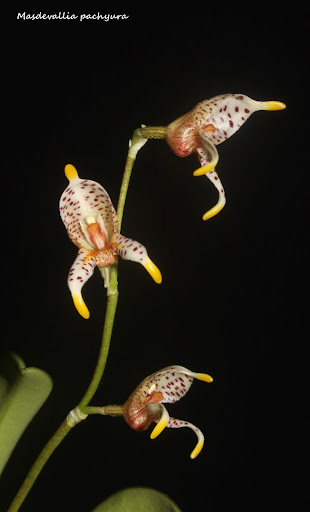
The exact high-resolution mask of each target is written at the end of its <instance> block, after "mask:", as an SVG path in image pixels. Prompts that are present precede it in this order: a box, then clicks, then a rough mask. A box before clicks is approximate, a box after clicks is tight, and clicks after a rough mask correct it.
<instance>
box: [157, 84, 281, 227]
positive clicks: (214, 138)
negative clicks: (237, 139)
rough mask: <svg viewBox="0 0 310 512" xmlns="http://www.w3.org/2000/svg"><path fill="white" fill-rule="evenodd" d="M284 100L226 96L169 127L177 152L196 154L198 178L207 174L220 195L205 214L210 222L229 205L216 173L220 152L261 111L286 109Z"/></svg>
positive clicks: (169, 137) (207, 102)
mask: <svg viewBox="0 0 310 512" xmlns="http://www.w3.org/2000/svg"><path fill="white" fill-rule="evenodd" d="M284 108H285V104H284V103H282V102H280V101H255V100H252V99H251V98H249V97H247V96H245V95H244V94H222V95H220V96H215V97H214V98H211V99H210V100H205V101H202V102H200V103H198V105H196V106H195V107H194V108H193V110H191V112H189V113H188V114H185V115H183V116H182V117H180V118H178V119H176V120H175V121H173V122H172V123H170V124H169V125H168V126H167V129H166V133H165V138H166V140H167V142H168V144H169V146H170V147H171V149H172V150H173V152H174V153H175V154H176V155H178V156H180V157H184V156H187V155H190V154H191V153H194V152H196V153H197V156H198V158H199V161H200V165H201V167H200V168H199V169H197V170H196V171H195V172H194V176H201V175H203V174H204V175H206V176H207V178H209V180H210V181H211V182H212V183H213V185H214V186H215V187H216V189H217V190H218V193H219V199H218V203H217V204H216V206H214V207H213V208H212V209H211V210H209V211H208V212H206V213H205V214H204V215H203V217H202V218H203V220H207V219H210V218H211V217H213V216H214V215H216V214H217V213H219V212H220V211H221V210H222V208H223V207H224V206H225V203H226V199H225V192H224V188H223V185H222V183H221V181H220V179H219V177H218V175H217V173H216V171H215V166H216V165H217V163H218V160H219V156H218V152H217V149H216V146H217V145H218V144H221V143H222V142H224V141H225V140H227V139H228V138H229V137H231V136H232V135H233V134H234V133H235V132H236V131H237V130H239V128H240V127H241V126H242V125H243V124H244V123H245V121H246V120H247V119H248V118H249V117H250V115H251V114H252V113H253V112H256V111H258V110H282V109H284Z"/></svg>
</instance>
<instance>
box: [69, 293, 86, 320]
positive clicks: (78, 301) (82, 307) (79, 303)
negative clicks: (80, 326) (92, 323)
mask: <svg viewBox="0 0 310 512" xmlns="http://www.w3.org/2000/svg"><path fill="white" fill-rule="evenodd" d="M72 299H73V302H74V305H75V307H76V309H77V311H78V313H79V314H80V315H81V316H82V317H83V318H85V319H86V320H88V318H89V317H90V313H89V310H88V308H87V306H86V304H85V302H84V300H83V298H82V295H72Z"/></svg>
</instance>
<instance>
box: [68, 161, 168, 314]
mask: <svg viewBox="0 0 310 512" xmlns="http://www.w3.org/2000/svg"><path fill="white" fill-rule="evenodd" d="M65 174H66V176H67V178H68V180H69V185H68V186H67V188H66V189H65V191H64V192H63V194H62V196H61V198H60V202H59V210H60V216H61V219H62V221H63V223H64V225H65V227H66V230H67V232H68V235H69V238H70V240H72V242H73V243H74V244H75V245H77V247H79V252H78V255H77V258H76V260H75V261H74V263H73V265H72V267H71V269H70V272H69V277H68V286H69V289H70V291H71V294H72V298H73V302H74V304H75V307H76V309H77V310H78V312H79V313H80V315H81V316H82V317H83V318H89V316H90V314H89V311H88V308H87V306H86V304H85V302H84V300H83V298H82V293H81V290H82V287H83V286H84V284H85V283H86V281H88V279H89V278H90V277H91V276H92V275H93V273H94V269H95V267H96V266H97V267H100V268H105V267H109V266H110V265H113V263H115V262H116V261H117V259H118V256H121V258H123V259H125V260H131V261H136V262H138V263H141V265H143V266H144V267H145V269H146V270H147V271H148V272H149V274H150V275H151V276H152V278H153V279H154V281H155V282H156V283H158V284H159V283H161V281H162V277H161V273H160V271H159V270H158V268H157V267H156V265H154V263H153V262H152V261H151V260H150V258H149V257H148V254H147V251H146V249H145V247H144V246H143V245H141V244H140V243H139V242H136V241H135V240H132V239H131V238H126V237H124V236H123V235H121V234H120V233H119V229H118V219H117V214H116V211H115V209H114V207H113V205H112V202H111V199H110V197H109V195H108V193H107V192H106V190H105V189H104V188H103V187H102V186H101V185H99V183H96V182H95V181H92V180H87V179H81V178H79V176H78V173H77V171H76V169H75V167H74V166H73V165H71V164H68V165H66V167H65Z"/></svg>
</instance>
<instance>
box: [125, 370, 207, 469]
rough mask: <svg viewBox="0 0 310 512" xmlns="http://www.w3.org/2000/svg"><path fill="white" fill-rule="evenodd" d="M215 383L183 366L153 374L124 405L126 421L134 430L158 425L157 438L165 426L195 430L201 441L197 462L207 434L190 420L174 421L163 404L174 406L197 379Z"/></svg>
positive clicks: (154, 433)
mask: <svg viewBox="0 0 310 512" xmlns="http://www.w3.org/2000/svg"><path fill="white" fill-rule="evenodd" d="M194 379H198V380H202V381H204V382H212V381H213V379H212V377H211V376H210V375H207V374H206V373H195V372H191V371H190V370H188V369H187V368H184V367H183V366H168V367H167V368H163V369H162V370H160V371H159V372H156V373H153V374H152V375H150V376H149V377H147V378H146V379H144V381H143V382H142V383H141V384H140V385H139V386H138V387H137V388H136V389H135V391H134V392H133V393H132V394H131V395H130V397H129V398H128V400H127V401H126V402H125V404H124V408H123V415H124V418H125V421H126V422H127V423H128V425H129V426H130V427H131V428H133V429H134V430H138V431H143V430H146V429H147V428H148V427H149V426H150V424H151V423H152V422H155V423H157V425H156V427H155V428H154V430H153V431H152V433H151V439H155V438H156V437H157V436H158V435H159V434H160V433H161V432H162V431H163V430H164V428H165V427H168V428H169V427H170V428H181V427H188V428H191V429H192V430H193V431H194V432H195V434H196V435H197V438H198V442H197V444H196V446H195V448H194V450H193V451H192V453H191V458H192V459H194V458H195V457H197V455H199V453H200V452H201V450H202V447H203V444H204V436H203V433H202V432H201V431H200V430H199V428H197V427H196V426H195V425H193V424H192V423H189V422H188V421H183V420H178V419H175V418H171V417H170V416H169V414H168V411H167V409H166V407H165V406H164V405H162V404H163V403H174V402H177V401H178V400H180V399H181V398H183V396H185V395H186V393H187V391H188V390H189V388H190V387H191V385H192V383H193V380H194Z"/></svg>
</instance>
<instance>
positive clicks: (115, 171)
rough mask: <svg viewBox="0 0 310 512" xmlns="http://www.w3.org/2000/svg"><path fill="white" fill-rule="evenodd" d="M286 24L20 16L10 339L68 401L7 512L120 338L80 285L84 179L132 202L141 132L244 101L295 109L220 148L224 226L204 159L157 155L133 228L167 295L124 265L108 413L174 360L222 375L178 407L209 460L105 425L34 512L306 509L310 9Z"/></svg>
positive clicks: (19, 469) (141, 169) (97, 422)
mask: <svg viewBox="0 0 310 512" xmlns="http://www.w3.org/2000/svg"><path fill="white" fill-rule="evenodd" d="M281 9H282V12H279V10H280V11H281ZM281 9H280V8H277V9H276V10H275V9H273V8H272V6H271V5H270V6H269V8H268V7H266V9H262V10H259V9H256V10H255V9H253V12H249V10H248V9H247V10H246V11H244V10H243V8H242V7H241V6H237V5H231V4H230V5H229V6H223V7H222V6H217V7H216V6H207V5H205V6H200V7H199V8H198V7H197V8H196V6H195V4H194V3H191V5H190V7H187V10H184V8H181V7H178V8H177V9H175V10H174V9H172V8H171V9H170V10H169V11H168V10H167V8H166V6H161V7H159V6H157V7H155V6H154V5H152V6H151V7H148V8H146V7H145V8H143V9H140V10H139V9H138V8H137V9H134V8H130V9H128V8H125V9H119V8H115V7H114V8H111V7H108V6H105V7H104V8H103V7H102V8H101V9H100V12H101V13H102V14H104V13H123V12H124V13H126V14H127V15H129V18H128V19H127V20H123V21H109V22H105V21H85V22H82V23H81V22H79V21H78V20H76V21H23V20H19V21H17V20H16V15H17V11H16V12H15V11H12V12H10V13H8V14H7V17H6V18H5V19H3V20H2V21H3V24H4V26H8V27H9V35H7V36H5V37H4V38H3V45H2V46H3V48H2V49H3V53H4V57H3V62H2V67H3V71H4V73H3V74H2V76H3V78H2V82H3V84H2V85H3V86H4V91H3V93H2V103H3V106H2V123H3V128H4V130H3V140H4V143H5V145H4V152H3V160H2V162H3V167H2V170H1V194H2V200H3V201H2V215H1V230H2V269H3V274H2V293H3V303H2V343H3V348H5V349H11V350H14V351H16V352H17V353H18V354H19V355H20V356H21V357H22V358H23V359H24V360H25V362H26V364H27V365H28V366H38V367H40V368H42V369H44V370H46V371H47V372H48V373H49V374H50V375H51V377H52V378H53V381H54V389H53V392H52V394H51V396H50V397H49V399H48V401H47V402H46V404H45V405H44V407H43V408H42V409H41V411H40V412H39V414H38V415H37V416H36V418H35V419H34V421H33V422H32V424H31V426H30V427H29V428H28V429H27V431H26V432H25V434H24V436H23V438H22V441H21V442H20V444H19V445H18V447H17V448H16V450H15V452H14V455H13V456H12V458H11V460H10V462H9V463H8V465H7V468H6V470H5V472H4V474H3V477H2V480H1V483H0V496H1V498H0V507H1V510H5V509H6V507H7V506H8V504H9V503H10V501H11V499H12V498H13V496H14V494H15V493H16V491H17V489H18V487H19V485H20V484H21V482H22V480H23V478H24V477H25V475H26V472H27V470H28V468H29V467H30V465H31V463H32V462H33V460H34V459H35V457H36V455H37V454H38V452H39V451H40V449H41V448H42V447H43V446H44V444H45V442H46V441H47V440H48V439H49V438H50V436H51V435H52V434H53V432H54V431H55V430H56V428H57V427H58V426H59V424H60V423H61V422H62V420H63V419H64V417H65V416H66V414H67V413H68V411H69V410H70V409H72V408H73V407H74V406H75V405H76V403H77V402H78V401H79V399H80V398H81V396H82V394H83V392H84V391H85V389H86V387H87V385H88V382H89V380H90V378H91V375H92V370H93V368H94V366H95V363H96V357H97V353H98V348H99V344H100V339H101V331H102V326H103V320H104V311H105V302H106V299H105V290H104V288H103V285H102V280H101V278H100V275H99V272H98V271H96V273H95V276H94V277H93V278H92V279H91V281H89V283H88V284H87V285H86V286H85V289H84V298H85V301H86V303H87V305H88V307H89V309H90V311H91V318H90V319H89V320H88V321H85V320H83V319H82V318H80V317H79V316H78V314H77V313H76V311H75V309H74V307H73V304H72V301H71V297H70V294H69V291H68V289H67V284H66V280H67V273H68V270H69V268H70V266H71V264H72V262H73V260H74V258H75V255H76V248H75V246H74V245H73V244H72V243H71V242H70V241H69V239H68V237H67V234H66V231H65V229H64V226H63V224H62V222H61V219H60V217H59V214H58V201H59V197H60V195H61V193H62V191H63V190H64V188H65V187H66V185H67V180H66V178H65V176H64V173H63V168H64V166H65V164H66V163H69V162H70V163H73V164H74V165H75V166H76V167H77V169H78V172H79V174H80V176H81V177H85V178H89V179H94V180H95V181H98V182H100V183H101V184H102V185H103V186H104V187H105V188H106V189H107V190H108V192H109V194H110V196H111V198H112V201H113V203H114V205H115V206H116V204H117V199H118V191H119V187H120V183H121V178H122V172H123V169H124V164H125V159H126V154H127V147H128V140H129V139H130V137H131V135H132V133H133V131H134V129H135V128H137V127H138V126H140V125H141V123H144V124H146V125H166V124H168V123H169V122H171V121H172V120H173V119H175V118H177V117H179V116H180V115H182V114H183V113H185V112H187V111H189V110H190V109H191V108H192V107H193V106H194V105H195V104H197V103H198V102H199V101H201V100H203V99H207V98H210V97H212V96H215V95H217V94H221V93H227V92H233V93H243V94H246V95H248V96H250V97H252V98H254V99H257V100H272V99H274V100H280V101H283V102H285V103H286V104H287V109H286V110H285V111H281V112H258V113H256V114H254V115H253V116H252V117H251V118H250V120H249V121H248V122H247V123H246V125H245V126H244V127H243V128H242V129H241V130H240V131H239V132H237V134H236V135H235V136H234V137H232V138H231V139H229V140H228V141H227V142H226V143H225V144H223V145H221V146H219V148H218V149H219V154H220V162H219V164H218V166H217V170H218V173H219V175H220V178H221V180H222V182H223V185H224V188H225V191H226V196H227V205H226V206H225V208H224V210H223V211H222V212H221V213H220V214H219V215H218V216H216V217H215V218H213V219H211V220H209V221H207V222H205V223H204V222H203V221H202V220H201V216H202V214H203V213H204V212H205V211H207V210H208V209H209V208H211V207H212V206H213V205H214V204H215V203H216V200H217V193H216V191H215V189H214V188H213V186H212V184H211V183H210V182H209V181H208V180H206V179H205V178H204V177H201V178H194V177H193V176H192V172H193V171H194V170H195V169H196V168H197V165H198V160H197V158H196V157H195V156H194V155H192V156H190V157H188V158H186V159H179V158H177V157H176V156H175V155H174V154H173V153H172V152H171V150H170V149H169V147H168V145H167V144H166V143H165V142H164V141H149V142H148V143H147V145H146V146H145V147H144V148H143V149H142V150H141V152H140V153H139V155H138V158H137V161H136V164H135V168H134V172H133V176H132V180H131V184H130V188H129V193H128V197H127V202H126V209H125V215H124V221H123V226H122V233H123V234H124V235H126V236H129V237H132V238H134V239H136V240H139V241H140V242H141V243H143V244H144V245H145V246H146V247H147V249H148V252H149V255H150V257H151V258H152V259H153V261H154V262H155V263H156V264H157V265H158V266H159V268H160V269H161V271H162V274H163V283H162V285H161V286H157V285H155V284H154V283H153V282H152V280H151V279H150V278H149V276H148V275H147V273H146V272H145V270H144V269H143V268H142V267H140V266H139V265H136V264H134V263H131V262H124V261H121V262H120V265H119V292H120V296H119V305H118V309H117V315H116V323H115V327H114V332H113V338H112V343H111V349H110V356H109V359H108V364H107V367H106V371H105V374H104V377H103V380H102V384H101V386H100V388H99V390H98V393H97V394H96V397H95V398H94V400H93V401H92V403H93V404H94V405H103V404H107V403H123V402H124V401H125V400H126V398H127V397H128V395H129V394H130V393H131V391H132V390H133V389H134V388H135V386H136V385H137V384H138V383H139V382H140V381H141V380H142V379H143V378H144V377H145V376H147V375H149V374H151V373H153V372H154V371H156V370H159V369H160V368H163V367H165V366H168V365H170V364H181V365H184V366H186V367H188V368H190V369H192V370H193V371H204V372H207V373H210V374H211V375H212V376H213V377H214V383H213V384H211V385H207V384H204V383H202V382H198V381H196V382H195V383H194V385H193V387H192V388H191V390H190V392H189V394H188V395H187V396H186V397H185V398H184V400H182V401H181V402H180V403H178V404H175V405H172V406H170V407H169V406H168V408H169V412H170V413H171V415H172V416H176V417H180V418H184V419H187V420H188V421H191V422H193V423H194V424H196V425H197V426H199V427H200V428H201V430H202V431H203V432H204V434H205V437H206V444H205V448H204V450H203V451H202V453H201V454H200V456H199V457H198V458H197V459H196V460H194V461H192V460H190V458H189V454H190V452H191V450H192V448H193V446H194V444H195V436H194V434H193V433H192V432H191V431H190V430H187V429H180V430H168V429H166V430H165V431H164V432H163V433H162V434H161V436H160V437H159V438H158V439H156V440H154V441H151V440H150V439H149V431H148V432H145V433H136V432H134V431H133V430H130V429H129V427H128V426H127V425H126V424H125V423H124V421H123V420H122V419H113V418H101V417H97V416H96V417H91V418H90V419H88V420H87V421H85V422H83V423H81V424H80V425H79V426H78V427H77V428H75V429H74V430H73V431H72V432H71V433H70V435H69V436H68V437H67V438H66V440H65V441H64V442H63V443H62V445H61V446H60V447H59V448H58V449H57V451H56V452H55V453H54V455H53V456H52V458H51V459H50V461H49V462H48V464H47V465H46V467H45V469H44V471H43V472H42V474H41V475H40V477H39V479H38V481H37V483H36V484H35V486H34V487H33V489H32V491H31V493H30V494H29V496H28V498H27V500H26V501H25V503H24V505H23V508H22V510H24V511H25V512H27V511H39V510H40V511H41V510H44V511H45V512H49V511H54V510H58V511H65V510H76V511H91V510H92V508H94V507H95V506H96V505H97V504H98V503H99V502H100V501H102V500H103V499H104V498H106V497H107V496H108V495H110V494H111V493H113V492H115V491H116V490H118V489H120V488H123V487H126V486H135V485H143V486H151V487H154V488H156V489H159V490H161V491H163V492H165V493H167V494H169V495H170V496H171V498H173V499H174V500H175V501H176V503H177V504H178V505H179V506H180V507H181V508H182V510H183V511H184V512H189V511H194V510H195V511H196V510H197V511H204V510H213V511H216V510H223V509H224V508H226V507H230V508H231V509H233V510H251V509H252V507H254V505H255V506H265V505H266V504H268V505H269V506H270V508H271V507H274V508H276V509H279V508H280V507H281V506H282V505H283V504H284V503H286V502H287V500H288V496H289V494H290V493H291V491H292V490H293V485H294V481H295V476H294V475H295V472H296V462H297V464H298V463H299V458H300V457H301V458H302V452H303V441H302V443H301V444H300V445H299V448H298V450H297V454H298V457H297V461H296V462H295V463H293V464H291V463H288V458H289V457H290V456H291V453H292V449H294V447H295V445H294V443H295V442H296V439H295V438H294V433H293V430H294V423H295V417H296V415H295V414H294V406H293V404H292V402H291V398H292V394H293V391H294V387H295V384H294V380H295V379H294V372H295V369H294V354H295V353H296V343H297V337H298V336H297V334H298V331H297V329H296V327H295V326H296V325H298V324H299V323H300V321H301V320H302V317H303V312H305V311H306V309H305V308H304V300H303V298H302V294H303V293H304V289H305V288H306V284H305V275H303V277H302V279H300V280H299V281H298V289H296V288H292V285H294V280H297V278H296V274H297V272H298V270H299V269H300V267H301V265H302V262H303V261H305V258H304V247H305V243H304V240H305V239H306V237H307V235H306V231H305V226H306V224H305V222H304V219H305V214H306V211H307V206H306V202H305V199H306V197H307V196H306V194H305V189H306V185H305V179H306V178H305V174H309V172H308V170H306V169H304V168H302V167H300V164H299V161H298V160H299V156H300V153H299V156H298V152H300V151H301V150H302V136H303V129H302V125H301V124H300V120H298V116H299V115H300V114H303V112H302V107H303V106H304V105H306V101H305V100H304V99H303V96H302V94H300V92H301V87H302V85H303V82H304V78H303V67H304V64H305V63H304V62H303V61H302V64H298V57H300V56H301V54H302V52H303V51H304V48H305V46H304V45H305V39H304V34H305V31H306V30H307V21H306V19H307V13H305V12H302V11H298V10H297V8H296V10H294V11H293V12H290V13H286V12H285V10H283V9H285V8H284V7H282V8H281ZM24 10H25V7H24V8H23V9H21V8H19V12H23V11H24ZM26 12H28V13H30V12H31V13H33V12H35V13H37V12H39V11H26ZM41 12H46V13H54V12H59V10H58V9H55V10H45V11H43V10H42V11H41ZM66 12H68V11H66ZM69 12H70V13H71V14H72V13H76V14H80V13H79V12H78V11H77V10H71V11H69ZM81 12H84V13H87V12H91V13H96V12H97V10H89V9H88V10H87V8H85V9H84V10H83V11H81ZM298 171H299V172H298ZM300 298H301V299H302V300H301V301H300V305H301V306H300V307H297V306H296V304H297V303H298V302H299V299H300ZM297 311H298V315H299V314H300V313H301V316H297V317H295V313H296V312H297ZM292 326H293V329H294V330H293V331H290V328H291V327H292ZM304 337H305V335H304ZM301 374H302V372H301ZM302 375H303V374H302ZM302 384H303V381H302ZM300 389H301V390H303V387H302V388H300ZM300 396H301V397H303V395H302V394H301V395H300ZM299 405H301V406H302V407H303V406H304V405H305V402H304V401H303V398H301V399H300V402H299ZM298 416H300V412H299V413H298ZM298 416H297V417H298ZM292 420H293V421H292Z"/></svg>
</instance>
